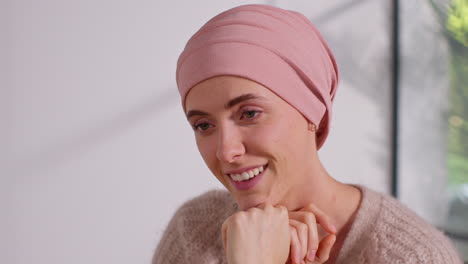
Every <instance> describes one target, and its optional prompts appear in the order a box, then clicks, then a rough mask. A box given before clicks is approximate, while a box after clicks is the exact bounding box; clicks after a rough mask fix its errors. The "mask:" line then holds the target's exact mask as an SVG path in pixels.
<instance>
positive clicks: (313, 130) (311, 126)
mask: <svg viewBox="0 0 468 264" xmlns="http://www.w3.org/2000/svg"><path fill="white" fill-rule="evenodd" d="M307 129H309V130H310V131H312V132H316V131H317V129H316V127H315V124H314V123H312V122H309V124H308V127H307Z"/></svg>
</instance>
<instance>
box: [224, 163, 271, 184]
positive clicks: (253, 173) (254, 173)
mask: <svg viewBox="0 0 468 264" xmlns="http://www.w3.org/2000/svg"><path fill="white" fill-rule="evenodd" d="M262 171H263V166H260V167H258V168H255V169H252V170H249V171H245V172H243V173H241V174H229V176H230V177H231V178H232V179H233V180H234V181H245V180H248V179H251V178H253V177H255V176H257V175H258V174H260V172H262Z"/></svg>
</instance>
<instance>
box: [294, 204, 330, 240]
mask: <svg viewBox="0 0 468 264" xmlns="http://www.w3.org/2000/svg"><path fill="white" fill-rule="evenodd" d="M300 211H308V212H311V213H313V214H314V215H315V219H316V221H317V223H319V224H320V225H321V226H322V227H323V228H324V229H325V230H326V231H327V232H328V233H331V234H336V231H337V230H336V227H335V225H333V222H332V221H331V219H330V217H328V216H327V215H326V214H325V213H324V212H323V211H322V210H320V209H319V208H318V207H317V206H315V205H314V204H309V205H307V206H306V207H304V208H302V209H301V210H300Z"/></svg>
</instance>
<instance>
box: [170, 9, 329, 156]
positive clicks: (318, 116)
mask: <svg viewBox="0 0 468 264" xmlns="http://www.w3.org/2000/svg"><path fill="white" fill-rule="evenodd" d="M219 75H232V76H239V77H243V78H246V79H250V80H252V81H255V82H257V83H259V84H261V85H263V86H265V87H267V88H269V89H270V90H271V91H273V92H274V93H275V94H277V95H278V96H280V97H281V98H282V99H283V100H285V101H286V102H288V103H289V104H290V105H291V106H293V107H294V108H296V109H297V110H298V111H299V112H300V113H302V114H303V115H304V116H305V118H307V119H308V120H309V121H311V122H312V123H314V124H315V125H316V126H317V127H318V131H317V148H318V149H319V148H320V147H321V146H322V145H323V144H324V142H325V139H326V138H327V135H328V131H329V127H330V120H331V108H332V102H333V98H334V96H335V91H336V88H337V85H338V67H337V65H336V62H335V58H334V56H333V54H332V53H331V51H330V48H329V47H328V45H327V43H326V42H325V40H324V39H323V37H322V36H321V34H320V32H319V31H318V30H317V29H316V28H315V27H314V26H313V25H312V23H311V22H310V21H309V20H308V19H307V18H306V17H305V16H303V15H302V14H300V13H297V12H294V11H288V10H283V9H280V8H276V7H272V6H267V5H244V6H239V7H235V8H232V9H230V10H227V11H225V12H223V13H221V14H219V15H217V16H215V17H214V18H212V19H211V20H209V21H208V22H207V23H206V24H205V25H204V26H203V27H202V28H201V29H200V30H198V32H197V33H195V34H194V35H193V36H192V37H191V38H190V40H189V41H188V43H187V45H186V46H185V49H184V51H183V52H182V54H181V55H180V57H179V60H178V62H177V72H176V78H177V85H178V88H179V92H180V95H181V98H182V105H183V107H184V109H185V97H186V95H187V93H188V91H189V90H190V89H191V88H192V87H193V86H194V85H196V84H198V83H200V82H202V81H204V80H206V79H209V78H211V77H215V76H219Z"/></svg>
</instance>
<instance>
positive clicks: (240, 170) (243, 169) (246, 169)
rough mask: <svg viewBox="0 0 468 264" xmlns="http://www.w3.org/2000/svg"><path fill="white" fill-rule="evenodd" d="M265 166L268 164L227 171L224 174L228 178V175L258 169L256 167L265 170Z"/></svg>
mask: <svg viewBox="0 0 468 264" xmlns="http://www.w3.org/2000/svg"><path fill="white" fill-rule="evenodd" d="M267 165H268V164H264V165H257V166H251V167H248V168H242V169H237V170H232V171H227V172H225V173H224V174H226V175H227V176H228V177H229V174H242V173H243V172H246V171H249V170H252V169H255V168H258V167H263V168H265V166H267Z"/></svg>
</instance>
